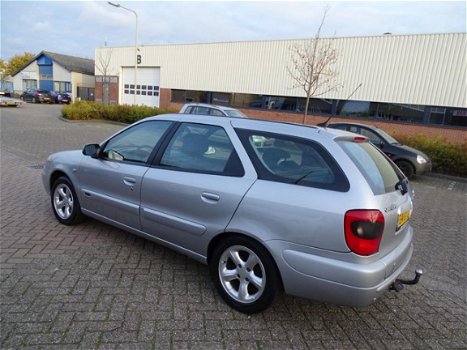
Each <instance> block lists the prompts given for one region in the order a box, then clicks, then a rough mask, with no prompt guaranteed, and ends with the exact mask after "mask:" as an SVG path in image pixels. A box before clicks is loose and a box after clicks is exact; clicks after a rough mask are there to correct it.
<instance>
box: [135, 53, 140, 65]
mask: <svg viewBox="0 0 467 350" xmlns="http://www.w3.org/2000/svg"><path fill="white" fill-rule="evenodd" d="M136 63H137V64H141V55H136Z"/></svg>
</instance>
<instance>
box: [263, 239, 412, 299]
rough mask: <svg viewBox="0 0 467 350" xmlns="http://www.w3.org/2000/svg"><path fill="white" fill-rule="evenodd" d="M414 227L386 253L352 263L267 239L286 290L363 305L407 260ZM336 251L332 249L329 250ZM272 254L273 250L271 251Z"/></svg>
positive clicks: (378, 293) (376, 295) (385, 287)
mask: <svg viewBox="0 0 467 350" xmlns="http://www.w3.org/2000/svg"><path fill="white" fill-rule="evenodd" d="M412 236H413V231H412V230H409V232H408V234H407V236H406V237H405V239H404V240H403V242H401V244H400V245H399V246H398V247H397V248H396V249H394V250H393V251H392V252H390V253H389V254H387V255H386V256H384V257H382V258H380V259H378V260H376V261H373V262H370V263H364V262H363V263H362V262H360V263H353V262H352V263H351V262H346V261H344V260H343V259H344V258H345V255H347V256H348V255H350V254H352V253H341V254H340V255H341V259H342V260H341V259H336V258H331V257H324V256H319V255H316V254H313V253H310V252H307V251H306V250H307V249H303V248H304V247H297V246H296V245H291V244H290V243H289V242H284V241H270V242H267V244H268V246H269V248H270V251H272V252H277V253H280V254H278V255H275V256H274V257H275V260H276V262H277V265H278V268H279V271H280V273H281V277H282V281H283V284H284V289H285V292H286V293H287V294H291V295H295V296H300V297H304V298H308V299H313V300H319V301H324V302H330V303H333V304H340V305H349V306H366V305H369V304H371V303H372V302H374V301H375V300H376V299H378V298H379V297H381V296H382V295H383V294H384V293H385V291H386V290H388V289H389V287H390V285H391V284H392V283H393V282H394V280H396V278H397V277H398V276H399V275H400V274H401V273H402V271H403V270H404V269H405V267H406V266H407V264H408V263H409V261H410V259H411V257H412V253H413V246H412ZM332 254H335V253H332ZM273 255H274V254H273Z"/></svg>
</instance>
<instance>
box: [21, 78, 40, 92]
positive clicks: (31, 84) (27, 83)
mask: <svg viewBox="0 0 467 350" xmlns="http://www.w3.org/2000/svg"><path fill="white" fill-rule="evenodd" d="M35 88H37V80H36V79H23V90H26V89H35Z"/></svg>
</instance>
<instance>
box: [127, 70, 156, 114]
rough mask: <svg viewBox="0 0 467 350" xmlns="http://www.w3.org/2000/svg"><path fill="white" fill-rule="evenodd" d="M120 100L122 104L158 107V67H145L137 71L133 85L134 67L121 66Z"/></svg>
mask: <svg viewBox="0 0 467 350" xmlns="http://www.w3.org/2000/svg"><path fill="white" fill-rule="evenodd" d="M122 73H123V74H122V76H123V79H122V84H123V86H122V87H123V89H122V90H121V93H122V97H121V99H120V100H121V101H122V103H123V104H129V105H132V104H134V103H135V97H136V104H137V105H145V106H152V107H159V92H160V91H159V90H160V89H159V82H160V68H155V67H145V68H139V67H138V71H137V84H136V86H135V69H134V68H123V72H122Z"/></svg>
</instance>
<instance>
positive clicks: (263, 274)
mask: <svg viewBox="0 0 467 350" xmlns="http://www.w3.org/2000/svg"><path fill="white" fill-rule="evenodd" d="M209 267H210V272H211V277H212V278H213V281H214V284H215V286H216V288H217V290H218V292H219V294H220V295H221V297H222V299H224V301H225V302H226V303H227V304H228V305H230V306H231V307H232V308H234V309H235V310H237V311H240V312H242V313H246V314H253V313H258V312H261V311H263V310H265V309H267V308H268V307H269V306H270V305H271V304H272V303H273V302H274V300H275V299H276V297H277V295H278V292H279V291H280V290H281V286H282V284H281V281H280V277H279V273H278V271H277V267H276V264H275V262H274V260H273V259H272V257H271V255H270V254H269V252H268V251H267V250H266V249H265V248H264V247H263V246H262V245H261V244H259V243H258V242H256V241H255V240H253V239H251V238H248V237H244V236H232V237H228V238H227V239H224V240H222V241H221V242H220V243H219V244H218V245H217V246H216V248H215V249H214V251H213V254H212V259H211V260H210V266H209Z"/></svg>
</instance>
